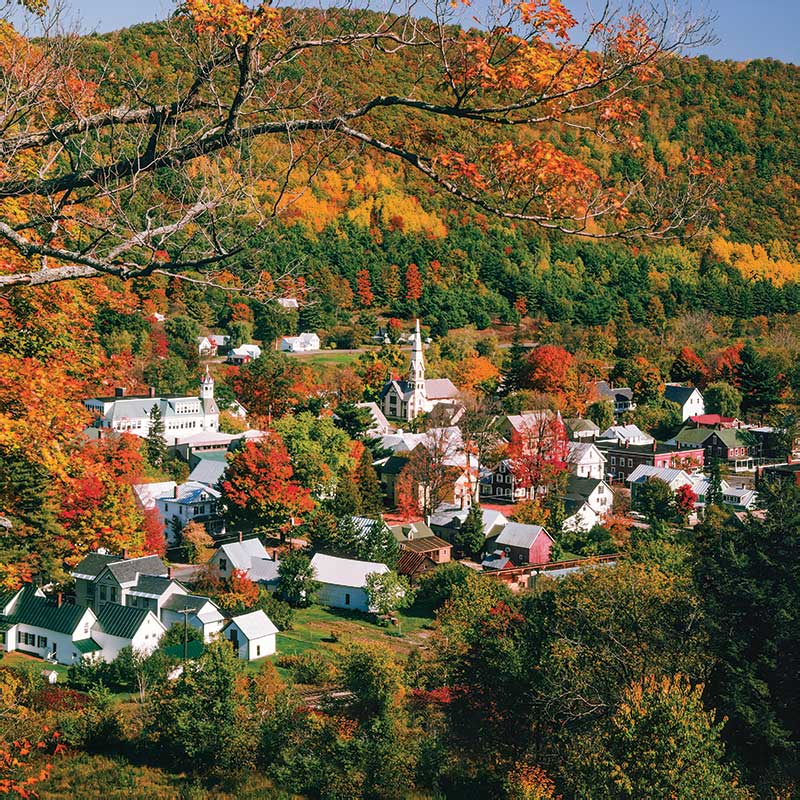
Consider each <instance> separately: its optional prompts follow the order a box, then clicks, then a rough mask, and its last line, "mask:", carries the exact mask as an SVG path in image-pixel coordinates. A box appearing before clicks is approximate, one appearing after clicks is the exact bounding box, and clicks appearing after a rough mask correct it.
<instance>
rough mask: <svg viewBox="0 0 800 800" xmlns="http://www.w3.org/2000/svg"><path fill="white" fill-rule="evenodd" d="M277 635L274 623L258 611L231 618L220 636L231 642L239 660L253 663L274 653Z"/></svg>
mask: <svg viewBox="0 0 800 800" xmlns="http://www.w3.org/2000/svg"><path fill="white" fill-rule="evenodd" d="M277 633H278V629H277V628H276V627H275V623H274V622H273V621H272V620H271V619H270V618H269V617H268V616H267V615H266V614H265V613H264V612H263V611H261V609H259V610H258V611H251V612H250V613H249V614H240V615H239V616H238V617H233V618H232V619H231V621H230V622H229V623H228V624H227V625H226V626H225V629H224V630H223V632H222V635H223V636H224V637H225V638H226V639H228V640H229V641H230V642H231V644H232V645H233V648H234V650H235V651H236V655H237V656H238V657H239V658H241V659H243V660H244V661H253V660H255V659H257V658H265V657H266V656H271V655H272V654H273V653H274V652H275V651H276V649H277V646H276V644H275V635H276V634H277Z"/></svg>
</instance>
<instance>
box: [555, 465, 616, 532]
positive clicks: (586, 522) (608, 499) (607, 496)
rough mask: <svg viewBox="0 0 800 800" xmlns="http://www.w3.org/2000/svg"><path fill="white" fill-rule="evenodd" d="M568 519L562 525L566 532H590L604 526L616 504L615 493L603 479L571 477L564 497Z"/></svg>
mask: <svg viewBox="0 0 800 800" xmlns="http://www.w3.org/2000/svg"><path fill="white" fill-rule="evenodd" d="M562 500H563V502H564V513H565V514H566V517H565V519H564V521H563V522H562V523H561V529H562V530H565V531H590V530H591V529H592V528H593V527H594V526H595V525H602V524H603V522H604V520H605V517H606V515H607V514H609V513H610V512H611V508H612V506H613V504H614V492H613V491H612V489H611V487H610V486H609V485H608V484H607V483H606V482H605V481H604V480H603V479H602V477H601V478H594V477H589V478H583V477H579V476H577V475H570V476H569V477H568V478H567V486H566V490H565V492H564V495H563V497H562Z"/></svg>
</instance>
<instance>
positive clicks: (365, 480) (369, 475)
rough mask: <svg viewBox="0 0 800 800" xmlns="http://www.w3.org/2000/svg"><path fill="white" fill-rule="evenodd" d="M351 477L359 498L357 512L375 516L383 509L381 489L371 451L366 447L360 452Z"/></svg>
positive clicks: (366, 515)
mask: <svg viewBox="0 0 800 800" xmlns="http://www.w3.org/2000/svg"><path fill="white" fill-rule="evenodd" d="M353 478H354V480H355V482H356V486H357V487H358V493H359V497H360V500H361V506H360V509H359V513H360V514H362V515H363V516H365V517H377V516H378V515H379V514H380V513H381V512H382V511H383V491H382V490H381V484H380V481H379V480H378V474H377V473H376V472H375V467H374V466H373V465H372V453H371V452H370V450H369V448H367V447H365V448H364V449H363V451H362V452H361V456H360V457H359V459H358V464H357V465H356V469H355V473H354V476H353Z"/></svg>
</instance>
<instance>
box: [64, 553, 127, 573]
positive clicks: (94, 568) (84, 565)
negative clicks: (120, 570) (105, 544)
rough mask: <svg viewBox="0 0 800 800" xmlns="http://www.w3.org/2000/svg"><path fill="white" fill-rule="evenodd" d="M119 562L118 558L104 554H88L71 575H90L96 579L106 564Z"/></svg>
mask: <svg viewBox="0 0 800 800" xmlns="http://www.w3.org/2000/svg"><path fill="white" fill-rule="evenodd" d="M115 561H119V556H112V555H108V554H104V553H89V555H87V556H85V557H84V558H83V560H82V561H81V562H80V563H79V564H78V565H77V566H76V567H75V568H74V569H73V570H72V573H71V574H72V575H76V574H77V575H91V576H92V577H94V578H96V577H97V576H98V575H99V574H100V573H101V572H102V571H103V569H104V568H105V566H106V564H113V563H114V562H115Z"/></svg>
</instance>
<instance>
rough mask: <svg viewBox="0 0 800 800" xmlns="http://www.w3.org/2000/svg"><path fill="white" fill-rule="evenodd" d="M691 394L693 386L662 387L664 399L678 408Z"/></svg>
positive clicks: (668, 385)
mask: <svg viewBox="0 0 800 800" xmlns="http://www.w3.org/2000/svg"><path fill="white" fill-rule="evenodd" d="M693 394H694V386H672V385H670V384H667V385H666V386H665V387H664V397H665V398H666V399H667V400H670V401H671V402H673V403H677V404H678V405H679V406H682V405H683V404H684V403H685V402H686V401H687V400H688V399H689V398H690V397H691V396H692V395H693Z"/></svg>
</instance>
